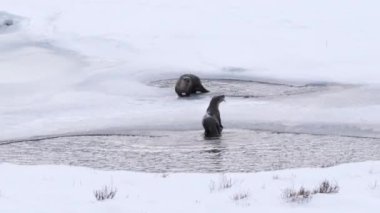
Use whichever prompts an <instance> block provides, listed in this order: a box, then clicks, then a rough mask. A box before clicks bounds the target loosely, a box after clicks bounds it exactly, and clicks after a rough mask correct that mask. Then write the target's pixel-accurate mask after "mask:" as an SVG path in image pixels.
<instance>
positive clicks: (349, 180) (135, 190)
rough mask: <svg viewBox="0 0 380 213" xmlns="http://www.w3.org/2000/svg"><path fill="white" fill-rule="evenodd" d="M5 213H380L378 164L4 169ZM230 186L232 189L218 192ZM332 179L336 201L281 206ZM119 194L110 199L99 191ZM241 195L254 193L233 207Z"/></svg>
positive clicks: (321, 198)
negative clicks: (196, 170)
mask: <svg viewBox="0 0 380 213" xmlns="http://www.w3.org/2000/svg"><path fill="white" fill-rule="evenodd" d="M0 171H1V173H0V192H1V194H0V211H1V212H2V213H13V212H38V213H44V212H46V213H48V212H57V213H58V212H65V213H66V212H94V213H97V212H115V213H116V212H184V213H186V212H207V213H208V212H325V213H336V212H347V213H351V212H368V213H369V212H378V211H379V207H380V202H379V199H380V185H379V183H380V182H379V181H380V162H364V163H355V164H345V165H340V166H337V167H331V168H316V169H309V168H304V169H292V170H283V171H273V172H261V173H247V174H244V173H240V174H224V175H223V174H159V173H156V174H147V173H134V172H125V171H99V170H93V169H88V168H81V167H68V166H16V165H12V164H0ZM229 180H230V181H231V183H232V187H230V188H223V187H222V188H220V185H221V184H222V185H223V184H225V183H228V181H229ZM324 180H329V181H330V182H331V183H333V184H337V185H338V186H339V187H340V191H339V192H338V193H336V194H317V195H314V196H313V198H312V199H311V200H309V201H308V202H303V203H297V202H296V203H292V202H287V201H286V200H285V199H283V197H282V196H283V193H284V190H286V189H299V188H300V187H301V186H303V187H305V188H307V189H310V190H312V189H314V188H316V187H317V186H319V184H320V183H321V182H322V181H324ZM104 186H108V187H113V188H114V189H117V193H116V196H115V197H114V199H112V200H105V201H97V200H96V199H95V197H94V194H93V193H94V191H95V190H98V189H101V188H102V187H104ZM236 194H248V197H247V198H245V199H242V200H238V201H235V200H233V197H234V195H236Z"/></svg>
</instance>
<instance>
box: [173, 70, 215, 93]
mask: <svg viewBox="0 0 380 213" xmlns="http://www.w3.org/2000/svg"><path fill="white" fill-rule="evenodd" d="M175 92H176V93H177V95H178V96H179V97H185V96H190V94H194V93H197V92H201V93H205V92H209V91H208V90H207V89H206V88H204V87H203V85H202V84H201V80H200V79H199V77H198V76H195V75H192V74H185V75H182V76H181V77H180V78H179V79H178V80H177V83H176V85H175Z"/></svg>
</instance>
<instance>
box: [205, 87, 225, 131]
mask: <svg viewBox="0 0 380 213" xmlns="http://www.w3.org/2000/svg"><path fill="white" fill-rule="evenodd" d="M223 101H224V95H219V96H214V97H212V99H211V101H210V105H209V106H208V108H207V112H206V115H205V116H203V120H202V124H203V128H204V129H205V136H206V137H219V136H220V135H221V133H222V130H223V125H222V120H221V119H220V112H219V104H220V103H221V102H223Z"/></svg>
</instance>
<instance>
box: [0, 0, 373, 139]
mask: <svg viewBox="0 0 380 213" xmlns="http://www.w3.org/2000/svg"><path fill="white" fill-rule="evenodd" d="M377 6H378V3H376V2H373V1H369V0H368V1H360V2H355V1H349V2H346V1H334V2H330V1H314V2H305V1H300V0H297V1H291V2H289V1H273V0H271V1H265V2H262V1H246V0H241V1H235V2H231V1H224V0H223V1H208V2H204V1H191V2H187V1H177V0H176V1H174V0H160V1H157V2H150V1H138V0H135V1H120V0H114V1H106V0H97V1H89V0H80V1H74V0H69V1H58V0H55V1H47V0H35V1H33V3H31V2H28V1H23V0H3V1H2V11H3V12H0V14H1V16H0V22H1V19H4V18H2V17H6V18H7V19H12V20H15V25H16V26H17V27H16V28H14V29H12V30H5V31H4V30H3V31H4V33H2V34H0V51H1V58H0V70H1V73H0V76H1V78H0V89H1V92H0V101H1V105H0V115H1V117H2V120H1V121H0V128H1V129H2V134H1V136H0V138H1V139H11V138H15V137H18V138H25V137H29V136H36V135H48V134H60V133H67V132H74V131H77V132H83V131H88V130H94V129H113V128H119V129H136V128H137V129H143V128H145V129H171V128H173V127H178V128H179V129H184V128H187V129H199V128H201V126H200V120H201V118H202V115H203V114H204V111H205V107H207V102H208V100H207V99H204V100H196V101H193V102H192V103H188V105H186V106H185V105H184V104H183V103H182V102H179V101H178V100H177V98H176V96H175V94H174V92H173V91H169V90H160V89H157V88H153V87H150V86H147V82H149V81H152V80H157V79H165V78H176V77H178V76H179V75H180V74H183V73H188V72H191V73H194V74H197V75H199V76H201V77H214V78H215V77H224V78H243V79H256V78H261V79H269V80H270V79H272V80H277V81H282V82H284V81H285V82H292V81H300V82H306V83H308V82H323V81H331V82H339V83H349V84H360V85H364V86H362V88H360V89H358V90H355V89H353V90H352V91H350V90H345V91H335V93H334V94H320V95H319V96H316V97H313V98H310V99H312V100H311V101H310V102H307V103H305V102H304V101H298V100H297V99H296V100H293V99H288V100H285V101H284V100H265V101H244V100H237V99H232V100H231V99H230V100H228V98H227V101H228V102H227V104H226V105H225V106H223V109H222V113H223V117H225V119H223V120H225V126H226V127H227V128H228V127H231V128H233V127H238V128H252V127H254V126H257V127H262V128H263V127H265V126H275V125H277V124H281V125H283V126H286V127H287V128H288V129H292V128H293V127H294V128H295V127H297V128H298V127H299V128H302V127H303V126H321V125H324V124H325V125H327V126H344V125H345V126H347V129H355V128H356V129H370V130H371V131H375V132H379V131H380V126H379V125H378V123H379V117H378V116H377V115H376V113H373V112H375V111H378V110H379V105H380V101H378V100H379V99H378V95H377V94H378V90H379V86H378V85H379V83H380V78H379V74H378V73H379V72H378V67H379V64H378V60H377V58H378V57H377V49H379V44H380V42H379V39H380V36H379V33H380V31H379V30H378V29H377V28H376V27H373V26H376V24H377V23H376V20H378V18H379V16H380V15H379V14H378V12H377V11H376V9H375V8H377ZM347 97H350V99H348V98H347ZM322 103H323V104H322ZM126 109H128V110H126ZM237 109H238V110H237ZM184 111H186V112H187V113H188V114H192V115H194V116H189V118H183V119H184V120H181V121H177V119H174V118H177V117H183V116H181V115H182V114H183V112H184ZM348 117H350V119H347V118H348ZM148 120H149V122H148ZM304 129H310V128H304Z"/></svg>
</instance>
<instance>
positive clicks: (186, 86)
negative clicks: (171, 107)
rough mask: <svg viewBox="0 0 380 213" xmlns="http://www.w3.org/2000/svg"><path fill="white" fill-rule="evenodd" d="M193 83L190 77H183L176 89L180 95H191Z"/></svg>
mask: <svg viewBox="0 0 380 213" xmlns="http://www.w3.org/2000/svg"><path fill="white" fill-rule="evenodd" d="M192 86H193V82H192V79H191V77H190V76H183V77H181V79H180V80H179V82H178V89H179V91H180V92H181V94H182V95H188V94H190V93H191V88H192Z"/></svg>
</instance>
